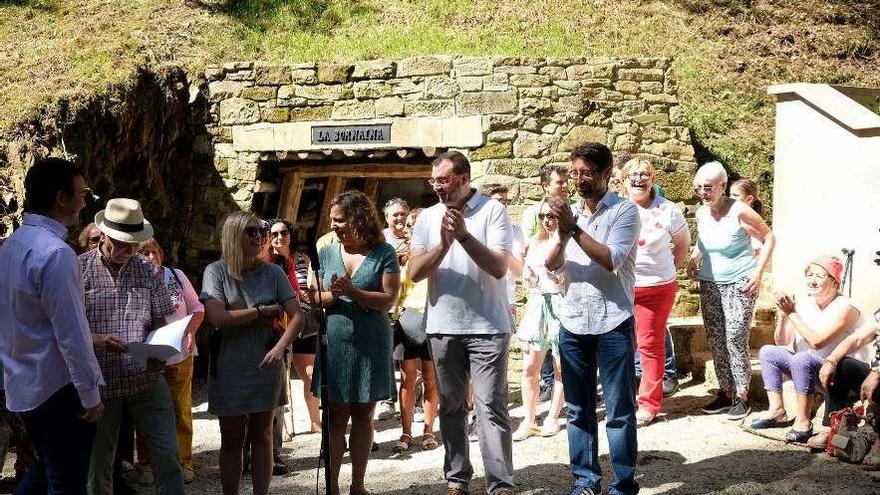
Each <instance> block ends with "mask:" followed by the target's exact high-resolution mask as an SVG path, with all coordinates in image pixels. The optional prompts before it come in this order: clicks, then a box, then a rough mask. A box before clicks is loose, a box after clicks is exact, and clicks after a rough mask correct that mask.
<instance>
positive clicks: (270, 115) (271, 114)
mask: <svg viewBox="0 0 880 495" xmlns="http://www.w3.org/2000/svg"><path fill="white" fill-rule="evenodd" d="M260 115H261V116H262V119H263V122H272V123H278V122H287V120H288V119H289V118H290V109H289V108H284V107H267V108H263V109H262V110H261V111H260Z"/></svg>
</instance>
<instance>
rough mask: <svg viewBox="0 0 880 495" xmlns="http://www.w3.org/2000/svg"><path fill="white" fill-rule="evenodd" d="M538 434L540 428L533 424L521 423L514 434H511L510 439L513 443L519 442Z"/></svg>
mask: <svg viewBox="0 0 880 495" xmlns="http://www.w3.org/2000/svg"><path fill="white" fill-rule="evenodd" d="M540 434H541V428H538V425H536V424H535V423H532V424H528V423H523V424H521V425H519V428H517V429H516V431H515V432H513V435H512V437H513V441H514V442H521V441H523V440H525V439H526V438H529V437H534V436H538V435H540Z"/></svg>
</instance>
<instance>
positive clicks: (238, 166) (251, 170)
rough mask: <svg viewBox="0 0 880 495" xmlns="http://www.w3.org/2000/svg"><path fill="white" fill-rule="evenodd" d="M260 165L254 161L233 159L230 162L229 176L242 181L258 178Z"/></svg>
mask: <svg viewBox="0 0 880 495" xmlns="http://www.w3.org/2000/svg"><path fill="white" fill-rule="evenodd" d="M258 169H259V167H258V165H257V164H256V163H254V162H245V161H242V160H232V161H231V162H230V163H229V177H230V178H232V179H237V180H242V181H254V180H257V172H258Z"/></svg>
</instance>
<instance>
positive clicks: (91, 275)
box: [79, 248, 174, 399]
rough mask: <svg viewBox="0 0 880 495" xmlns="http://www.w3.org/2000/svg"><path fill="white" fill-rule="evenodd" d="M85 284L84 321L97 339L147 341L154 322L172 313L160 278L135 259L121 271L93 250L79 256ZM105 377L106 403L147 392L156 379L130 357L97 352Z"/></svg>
mask: <svg viewBox="0 0 880 495" xmlns="http://www.w3.org/2000/svg"><path fill="white" fill-rule="evenodd" d="M79 264H80V268H81V269H82V276H83V283H84V285H85V297H86V318H88V320H89V327H91V330H92V333H94V334H113V335H117V336H119V337H121V338H122V340H123V341H125V342H143V341H144V340H145V339H146V337H147V333H148V332H149V331H151V330H152V321H153V319H156V318H164V317H165V316H168V315H170V314H171V313H173V312H174V305H173V303H172V301H171V296H170V295H169V293H168V289H167V287H166V286H165V281H164V280H163V278H162V273H161V272H159V271H158V269H157V268H156V267H155V265H153V264H152V263H150V261H149V260H147V259H146V258H144V257H143V256H141V255H139V254H136V255H135V256H133V257H132V258H131V260H129V261H128V263H126V264H125V265H123V266H122V267H121V268H119V267H114V266H112V265H111V264H110V262H109V261H108V260H107V258H105V257H104V255H103V253H101V249H100V248H99V249H92V250H91V251H88V252H86V253H83V254H82V255H80V257H79ZM95 355H96V356H97V357H98V364H100V365H101V371H102V372H103V373H104V380H105V381H106V382H107V386H106V387H102V390H101V392H102V394H103V396H104V398H105V399H113V398H117V397H126V396H130V395H134V394H137V393H139V392H143V391H144V390H146V389H147V388H149V387H150V385H152V384H153V382H154V381H155V380H156V374H155V373H150V372H148V371H147V370H146V369H144V368H143V367H142V366H141V365H140V364H138V363H137V361H135V360H134V358H132V357H131V355H129V354H127V353H119V352H110V351H108V350H97V349H96V350H95Z"/></svg>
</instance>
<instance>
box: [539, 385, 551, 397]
mask: <svg viewBox="0 0 880 495" xmlns="http://www.w3.org/2000/svg"><path fill="white" fill-rule="evenodd" d="M552 397H553V384H552V383H551V384H549V385H544V384H541V394H540V395H538V402H547V401H548V400H550V399H551V398H552Z"/></svg>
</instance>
